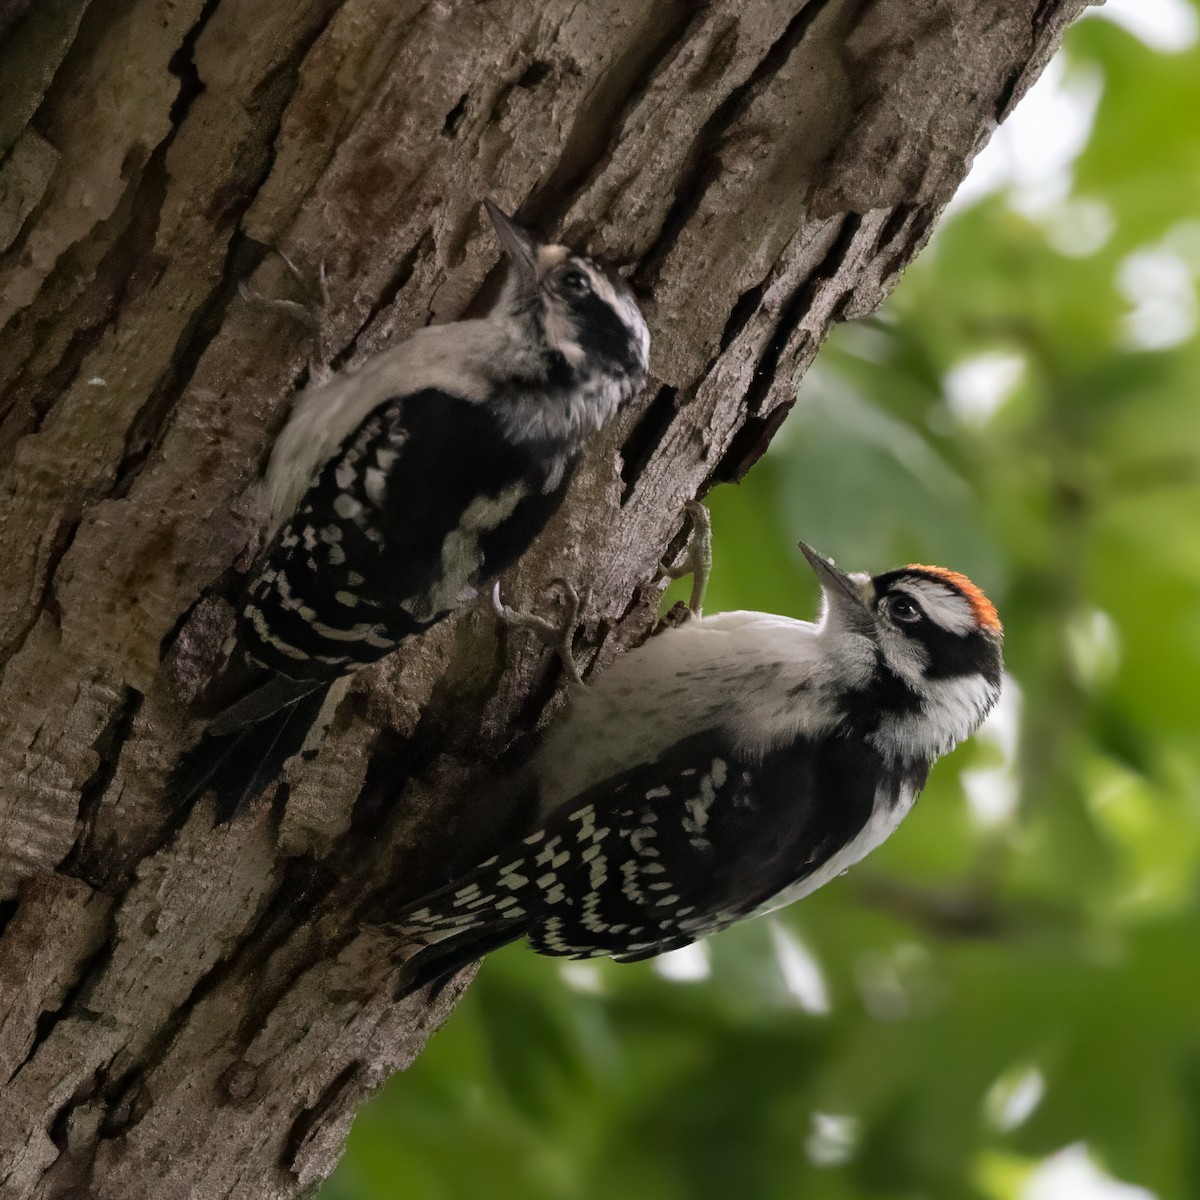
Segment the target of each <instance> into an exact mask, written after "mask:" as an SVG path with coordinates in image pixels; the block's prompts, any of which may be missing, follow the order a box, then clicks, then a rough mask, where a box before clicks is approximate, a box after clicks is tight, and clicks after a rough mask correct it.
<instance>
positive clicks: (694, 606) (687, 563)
mask: <svg viewBox="0 0 1200 1200" xmlns="http://www.w3.org/2000/svg"><path fill="white" fill-rule="evenodd" d="M683 508H684V512H686V513H687V515H688V516H689V517H690V518H691V521H692V529H691V532H690V533H689V534H688V540H687V545H686V546H684V550H683V559H682V560H681V561H680V563H679V565H678V566H672V565H671V564H670V563H668V562H666V561H665V560H664V561H663V562H662V563H660V564H659V571H660V574H659V578H660V579H661V578H664V577H665V578H667V579H682V578H683V577H684V576H685V575H690V576H691V577H692V594H691V596H690V597H689V599H688V613H689V614H690V615H691V616H693V617H699V616H702V615H703V605H704V593H705V592H706V591H707V590H708V579H709V576H710V575H711V574H712V560H713V556H712V518H711V517H710V516H709V513H708V509H707V508H705V507H704V505H703V504H701V503H700V501H699V500H689V501H688V502H687V503H686V504H685V505H684V506H683Z"/></svg>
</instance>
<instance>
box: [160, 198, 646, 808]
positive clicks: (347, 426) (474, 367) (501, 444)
mask: <svg viewBox="0 0 1200 1200" xmlns="http://www.w3.org/2000/svg"><path fill="white" fill-rule="evenodd" d="M485 205H486V208H487V211H488V214H489V216H490V217H491V220H492V224H493V225H494V226H495V230H496V235H497V237H498V238H499V240H500V245H501V247H502V248H503V250H504V253H505V255H506V257H507V259H508V261H509V273H508V279H507V281H506V284H505V286H504V289H503V291H502V293H501V295H500V298H499V300H498V301H497V302H496V304H495V306H494V307H493V308H492V310H491V311H490V312H489V313H488V314H487V316H485V317H483V318H481V319H478V320H465V321H457V322H454V323H452V324H448V325H439V326H430V327H428V328H425V329H421V330H418V331H417V332H416V333H415V334H413V335H412V336H411V337H409V338H408V339H407V340H406V341H404V342H401V343H400V344H399V345H397V346H394V347H392V348H390V349H388V350H384V351H382V352H381V353H379V354H377V355H375V356H374V357H373V358H371V359H368V360H367V361H366V362H364V363H363V364H361V365H360V366H358V367H356V368H354V369H352V370H348V371H345V372H342V373H340V374H335V375H333V376H332V377H330V378H328V379H327V380H326V381H325V382H322V383H320V384H318V385H317V386H314V387H310V388H308V389H307V390H305V391H304V392H302V393H300V395H299V396H298V397H297V399H296V401H295V405H294V407H293V410H292V415H291V418H290V420H289V421H288V424H287V426H286V427H285V428H284V430H283V432H282V433H281V434H280V436H279V438H278V440H277V442H276V444H275V446H274V449H273V451H272V454H271V458H270V462H269V464H268V467H267V473H266V491H267V495H268V498H269V502H270V522H269V527H268V533H267V536H268V544H267V547H266V549H265V551H264V552H263V554H262V556H261V559H260V560H259V563H258V565H257V569H256V570H255V572H254V573H253V575H252V576H251V578H250V581H249V583H248V586H247V587H246V590H245V594H244V597H243V600H242V603H241V608H240V611H239V614H238V619H237V626H236V632H235V637H236V643H235V646H234V648H233V650H232V653H231V656H230V662H231V667H233V668H234V669H237V668H238V667H239V666H240V665H241V663H240V660H243V659H245V660H249V663H250V664H251V666H252V667H253V668H256V669H257V671H256V677H255V680H254V684H253V685H252V687H253V690H250V691H249V694H247V695H243V696H242V697H241V698H240V699H239V700H238V701H237V702H235V703H233V704H232V705H230V706H229V707H227V708H226V709H225V710H224V711H223V712H222V713H220V714H219V715H218V716H217V717H216V718H215V719H214V720H212V721H211V723H210V724H209V726H208V728H207V731H206V732H207V735H208V737H207V739H206V740H205V741H202V742H201V744H200V745H199V746H198V747H197V748H196V751H195V752H193V753H192V754H191V755H190V756H189V760H185V763H184V764H182V771H181V772H180V773H177V787H176V791H178V784H179V783H180V781H183V782H182V786H183V787H184V789H185V790H186V791H187V793H188V794H189V795H194V794H195V793H196V792H197V791H199V790H202V789H203V788H204V787H207V786H210V785H211V786H212V787H213V789H214V791H215V793H216V810H217V816H218V819H224V818H225V817H227V816H229V815H230V814H231V813H232V811H233V810H235V809H236V808H237V807H238V805H239V804H240V803H242V802H244V801H245V800H246V799H248V798H249V797H250V796H251V795H253V794H254V793H255V792H256V791H257V790H259V789H260V788H261V787H262V786H263V785H265V783H266V782H267V781H268V780H269V779H270V778H271V777H273V775H274V774H275V773H277V770H278V768H279V767H281V766H282V763H283V761H284V760H285V759H286V757H288V756H290V754H291V753H294V752H295V750H296V749H298V747H299V745H300V743H301V742H302V740H303V736H304V732H305V731H306V730H307V727H308V725H309V724H311V722H312V720H313V719H314V718H315V716H316V714H317V711H318V710H319V707H320V703H319V702H320V699H321V698H322V696H323V694H324V691H325V689H326V688H327V686H328V685H329V684H330V683H331V682H332V681H333V680H335V679H337V678H339V677H341V676H344V675H346V674H348V673H350V672H352V671H355V670H357V669H358V668H360V667H362V666H364V665H365V664H367V663H371V662H374V661H375V660H377V659H379V658H382V657H383V656H384V655H385V654H388V653H389V652H390V651H392V650H393V649H395V647H396V646H397V645H398V644H399V643H400V642H401V641H402V640H403V639H404V638H406V637H409V636H410V635H412V634H415V633H420V632H421V631H422V630H425V629H428V628H429V627H430V626H431V625H433V624H434V623H436V622H437V621H440V620H441V619H442V618H443V617H446V616H447V615H449V614H450V613H452V612H454V611H455V610H456V609H457V608H459V607H461V606H462V605H464V604H465V603H467V602H469V601H470V600H471V599H473V597H474V595H475V589H477V588H479V587H480V585H482V584H485V583H487V582H488V581H490V580H492V579H494V578H495V577H496V576H498V575H499V574H500V573H501V572H502V571H503V570H504V569H505V568H506V567H508V566H509V565H510V564H512V563H513V562H515V561H516V559H517V558H519V557H520V556H521V554H522V553H524V551H525V550H526V549H527V548H528V546H529V544H530V543H531V542H532V541H533V539H534V538H535V537H536V536H537V534H538V533H539V532H540V531H541V529H542V528H543V527H544V525H545V524H546V522H547V521H548V520H549V519H550V517H551V516H552V515H553V514H554V512H555V511H556V510H557V508H558V507H559V505H560V503H561V502H562V499H563V496H564V494H565V492H566V489H567V485H568V483H569V482H570V479H571V475H572V472H573V470H574V468H575V465H576V463H577V461H578V459H579V455H580V452H581V451H582V450H583V448H584V447H585V445H586V444H587V442H588V440H589V438H591V436H592V435H593V434H595V433H597V432H598V431H599V430H600V428H601V427H602V426H603V425H604V424H605V422H607V421H608V420H609V419H610V418H611V417H612V416H613V415H614V413H615V412H616V411H617V409H618V408H619V407H620V406H621V405H622V404H624V403H625V402H626V401H628V400H629V399H631V398H632V397H633V396H634V395H635V394H636V392H637V391H638V389H639V388H640V387H641V384H642V381H643V379H644V377H645V372H646V368H647V364H648V352H649V333H648V331H647V329H646V324H645V321H644V320H643V319H642V315H641V313H640V311H639V309H638V306H637V302H636V301H635V299H634V297H633V295H632V293H631V292H630V291H629V289H628V287H626V285H625V284H624V283H623V282H622V281H621V280H620V279H619V278H618V277H617V276H616V275H615V274H613V273H611V272H610V271H608V270H607V269H605V268H604V267H602V266H601V265H600V264H599V263H597V262H595V261H593V260H592V259H590V258H587V257H585V256H583V255H581V254H578V253H575V252H574V251H572V250H570V249H568V248H567V247H566V246H561V245H554V244H547V243H542V242H539V241H537V240H535V239H534V238H533V237H532V236H531V235H530V234H529V233H527V232H526V231H525V230H523V229H522V228H520V227H519V226H518V225H517V224H515V223H514V222H513V221H512V220H511V219H510V218H509V217H508V216H506V215H505V214H504V213H503V212H502V211H501V210H500V209H499V208H498V207H497V206H496V205H495V204H493V203H492V202H491V201H485ZM291 307H295V306H291ZM301 701H303V703H301ZM314 701H316V703H315V704H314ZM293 718H298V719H296V720H293ZM267 719H271V720H270V722H269V724H265V725H264V724H259V723H261V722H264V721H267ZM288 721H291V722H292V724H293V725H294V726H295V728H292V729H288V730H286V733H285V730H284V728H283V727H284V725H286V723H287V722H288ZM251 726H253V727H254V728H252V729H251V728H249V727H251ZM277 727H278V728H277ZM243 732H245V733H247V734H249V735H250V739H251V740H250V741H249V742H246V741H245V740H244V739H243V741H242V743H241V744H240V745H231V744H226V745H223V746H221V747H217V746H215V745H214V744H213V742H214V739H225V740H226V742H228V740H229V739H230V738H237V737H238V735H239V734H241V733H243ZM264 755H269V756H270V757H272V758H273V759H274V760H275V761H274V762H272V763H270V764H266V763H265V762H264V761H263V760H264ZM231 758H232V761H231ZM247 766H249V767H251V768H252V769H251V770H250V771H249V772H247V769H246V768H247Z"/></svg>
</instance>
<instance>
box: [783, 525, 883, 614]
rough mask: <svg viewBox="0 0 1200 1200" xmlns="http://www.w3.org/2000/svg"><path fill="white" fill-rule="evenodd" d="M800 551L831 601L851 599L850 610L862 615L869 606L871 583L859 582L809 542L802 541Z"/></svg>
mask: <svg viewBox="0 0 1200 1200" xmlns="http://www.w3.org/2000/svg"><path fill="white" fill-rule="evenodd" d="M800 551H801V553H802V554H803V555H804V557H805V558H807V559H808V565H809V566H810V567H812V569H813V574H814V575H816V577H817V582H818V583H820V585H821V587H822V588H823V589H824V591H825V593H826V595H827V596H828V597H829V599H830V602H831V603H834V602H837V601H842V602H843V604H844V603H845V602H846V601H849V604H850V611H852V612H856V613H858V614H859V615H860V616H861V615H862V613H863V612H864V611H865V610H866V608H867V603H868V600H869V597H868V595H867V589H868V588H869V587H870V584H869V583H866V584H859V583H857V582H856V581H855V580H854V579H853V577H852V576H850V575H847V574H846V572H845V571H843V570H841V568H839V567H836V566H834V564H833V563H832V562H831V561H830V560H829V559H827V558H826V557H825V556H824V555H823V554H818V553H817V552H816V551H815V550H814V549H813V548H812V547H811V546H810V545H809V544H808V543H807V542H801V543H800Z"/></svg>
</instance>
